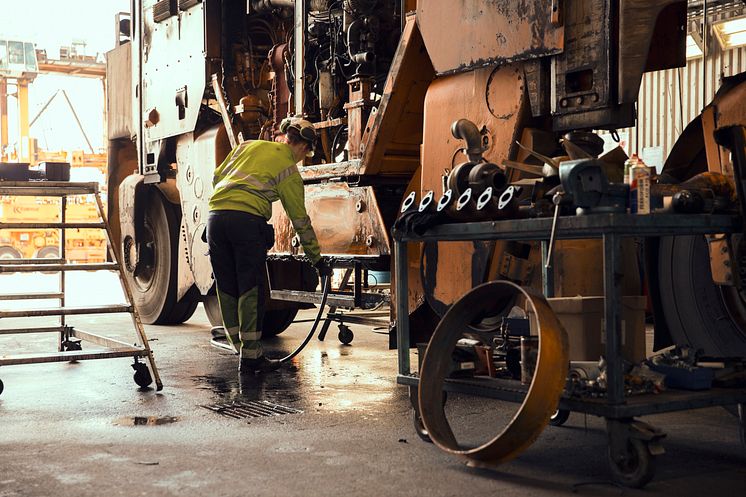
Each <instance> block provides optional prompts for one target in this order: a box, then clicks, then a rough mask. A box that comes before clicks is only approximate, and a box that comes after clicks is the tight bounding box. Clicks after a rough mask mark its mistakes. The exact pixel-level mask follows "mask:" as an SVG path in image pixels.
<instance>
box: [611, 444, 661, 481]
mask: <svg viewBox="0 0 746 497" xmlns="http://www.w3.org/2000/svg"><path fill="white" fill-rule="evenodd" d="M609 466H610V467H611V474H612V476H613V478H614V481H616V482H618V483H620V484H622V485H624V486H625V487H632V488H642V487H644V486H645V485H646V484H647V483H648V482H649V481H650V480H652V479H653V474H654V473H655V457H654V456H653V455H652V454H651V453H650V450H649V449H648V444H647V443H646V442H644V441H642V440H639V439H637V438H630V439H629V440H627V453H626V454H625V457H624V460H622V461H617V460H614V458H613V457H612V456H611V452H609Z"/></svg>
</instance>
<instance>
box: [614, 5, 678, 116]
mask: <svg viewBox="0 0 746 497" xmlns="http://www.w3.org/2000/svg"><path fill="white" fill-rule="evenodd" d="M620 12H621V15H620V16H619V39H620V40H621V41H620V43H619V103H622V102H633V101H634V99H635V96H636V95H637V92H638V90H639V86H640V78H641V76H642V73H643V70H644V69H645V67H646V64H647V63H648V57H649V54H650V53H651V47H650V44H651V41H652V40H653V34H654V31H655V30H656V23H657V22H658V18H659V16H665V19H663V22H664V23H668V24H669V25H674V26H677V27H678V28H679V30H683V28H684V22H685V19H686V2H684V1H681V0H621V5H620ZM661 29H662V28H661ZM680 32H681V31H680ZM683 51H684V39H683V38H679V39H678V40H676V44H673V45H671V46H669V47H668V49H667V52H671V53H674V54H676V53H677V52H683ZM680 55H682V56H683V53H681V54H680ZM682 59H683V57H682ZM674 65H678V64H674ZM669 67H670V66H669Z"/></svg>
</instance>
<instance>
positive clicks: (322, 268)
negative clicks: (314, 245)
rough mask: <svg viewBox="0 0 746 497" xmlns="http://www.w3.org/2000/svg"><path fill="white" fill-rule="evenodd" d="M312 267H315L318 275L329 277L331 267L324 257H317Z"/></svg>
mask: <svg viewBox="0 0 746 497" xmlns="http://www.w3.org/2000/svg"><path fill="white" fill-rule="evenodd" d="M313 267H315V268H316V271H318V273H319V276H320V277H321V278H323V277H324V276H328V277H331V276H332V273H333V272H334V271H332V267H331V266H330V265H329V264H327V263H326V261H325V260H324V259H319V261H318V262H317V263H316V264H314V265H313Z"/></svg>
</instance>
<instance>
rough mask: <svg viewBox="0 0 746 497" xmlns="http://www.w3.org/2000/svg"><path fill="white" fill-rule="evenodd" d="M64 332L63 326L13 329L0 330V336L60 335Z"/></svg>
mask: <svg viewBox="0 0 746 497" xmlns="http://www.w3.org/2000/svg"><path fill="white" fill-rule="evenodd" d="M62 331H65V327H64V326H47V327H42V328H14V329H7V330H0V335H22V334H25V333H60V332H62Z"/></svg>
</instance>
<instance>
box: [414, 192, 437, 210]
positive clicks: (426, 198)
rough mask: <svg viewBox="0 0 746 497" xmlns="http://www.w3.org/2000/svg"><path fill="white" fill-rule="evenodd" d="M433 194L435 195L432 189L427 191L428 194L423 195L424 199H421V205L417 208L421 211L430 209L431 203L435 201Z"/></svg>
mask: <svg viewBox="0 0 746 497" xmlns="http://www.w3.org/2000/svg"><path fill="white" fill-rule="evenodd" d="M433 196H434V195H433V192H432V190H431V191H429V192H427V194H426V195H425V196H424V197H422V200H420V205H419V207H418V208H417V210H418V211H420V212H425V211H426V210H427V209H428V207H430V204H432V203H433Z"/></svg>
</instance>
